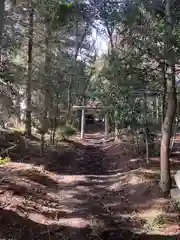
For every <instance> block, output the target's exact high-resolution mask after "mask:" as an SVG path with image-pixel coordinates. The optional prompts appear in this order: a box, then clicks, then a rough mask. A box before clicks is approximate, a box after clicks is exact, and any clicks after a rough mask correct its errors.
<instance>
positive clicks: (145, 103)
mask: <svg viewBox="0 0 180 240" xmlns="http://www.w3.org/2000/svg"><path fill="white" fill-rule="evenodd" d="M147 109H148V105H147V94H146V90H145V94H144V137H145V145H146V162H147V164H149V139H148V137H149V131H148V129H147Z"/></svg>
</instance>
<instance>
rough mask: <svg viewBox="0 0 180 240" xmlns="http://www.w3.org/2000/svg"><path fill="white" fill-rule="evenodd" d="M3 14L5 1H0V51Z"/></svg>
mask: <svg viewBox="0 0 180 240" xmlns="http://www.w3.org/2000/svg"><path fill="white" fill-rule="evenodd" d="M4 12H5V0H1V1H0V49H1V40H2V33H3V29H4Z"/></svg>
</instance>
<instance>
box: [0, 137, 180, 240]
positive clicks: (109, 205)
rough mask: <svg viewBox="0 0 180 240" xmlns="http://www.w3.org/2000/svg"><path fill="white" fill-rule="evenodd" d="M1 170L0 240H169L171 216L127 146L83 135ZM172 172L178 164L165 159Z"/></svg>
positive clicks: (151, 172)
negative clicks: (42, 156) (81, 137)
mask: <svg viewBox="0 0 180 240" xmlns="http://www.w3.org/2000/svg"><path fill="white" fill-rule="evenodd" d="M26 155H27V156H26V157H24V158H21V159H17V158H13V162H11V163H8V164H5V165H3V166H1V167H0V179H1V180H0V239H7V240H8V239H13V240H16V239H27V240H32V239H43V240H46V239H48V240H52V239H70V240H75V239H77V240H85V239H93V240H96V239H99V240H101V239H102V240H106V239H110V240H111V239H113V240H116V239H122V240H123V239H127V240H128V239H129V240H130V239H152V240H155V239H171V238H169V236H167V235H175V234H176V235H177V236H176V238H172V239H178V232H180V229H179V219H178V217H179V216H178V210H177V207H176V206H175V204H174V203H172V201H171V200H170V199H163V196H162V193H161V191H160V188H159V186H158V181H159V160H158V159H156V158H154V159H152V160H151V165H150V166H147V165H146V164H145V161H144V160H143V159H138V158H137V156H136V154H135V153H134V149H133V146H131V145H130V144H127V143H125V142H120V141H119V142H117V141H107V142H104V141H103V140H102V135H100V134H98V133H97V134H87V135H86V138H85V140H83V141H81V140H80V139H79V138H78V137H76V138H74V139H72V140H71V141H66V142H64V143H63V144H61V146H59V148H57V149H54V150H52V149H49V150H47V152H46V153H45V157H44V159H42V158H41V157H40V156H39V150H38V143H36V142H34V145H32V146H31V148H30V149H29V150H28V151H27V154H26ZM172 166H173V168H175V169H177V166H179V161H178V158H177V157H176V159H175V158H173V159H172Z"/></svg>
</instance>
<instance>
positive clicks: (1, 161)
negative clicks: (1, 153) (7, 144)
mask: <svg viewBox="0 0 180 240" xmlns="http://www.w3.org/2000/svg"><path fill="white" fill-rule="evenodd" d="M10 160H11V159H10V158H9V157H0V165H3V164H6V163H8V162H10Z"/></svg>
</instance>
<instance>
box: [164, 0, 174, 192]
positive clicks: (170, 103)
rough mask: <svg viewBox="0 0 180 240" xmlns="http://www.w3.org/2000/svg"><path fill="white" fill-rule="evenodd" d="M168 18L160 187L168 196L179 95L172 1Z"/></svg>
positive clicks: (167, 8)
mask: <svg viewBox="0 0 180 240" xmlns="http://www.w3.org/2000/svg"><path fill="white" fill-rule="evenodd" d="M166 18H167V28H168V31H167V35H166V39H165V41H166V48H167V51H169V52H168V63H169V69H170V71H171V72H170V79H168V80H167V110H166V114H165V119H164V124H163V126H162V139H161V156H160V158H161V181H160V187H161V189H162V191H163V193H164V195H165V196H166V195H167V194H168V193H169V191H170V188H171V173H170V161H169V150H170V139H171V135H172V126H173V121H174V117H175V113H176V107H177V106H176V105H177V95H176V81H175V56H174V50H173V46H172V43H171V42H172V41H171V40H172V37H173V36H172V27H173V24H172V17H171V0H167V1H166Z"/></svg>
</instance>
